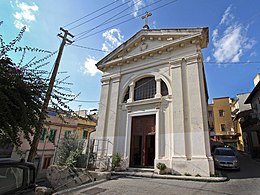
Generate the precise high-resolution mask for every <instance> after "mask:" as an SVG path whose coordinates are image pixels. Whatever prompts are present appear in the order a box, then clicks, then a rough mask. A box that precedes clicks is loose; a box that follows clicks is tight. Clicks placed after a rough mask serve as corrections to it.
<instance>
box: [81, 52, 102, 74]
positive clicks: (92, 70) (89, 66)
mask: <svg viewBox="0 0 260 195" xmlns="http://www.w3.org/2000/svg"><path fill="white" fill-rule="evenodd" d="M97 62H98V61H97V60H96V59H95V57H93V56H88V57H87V58H86V60H85V63H84V67H83V68H82V70H83V73H84V74H87V75H90V76H95V75H96V74H97V73H102V72H101V71H100V70H98V69H97V67H96V63H97Z"/></svg>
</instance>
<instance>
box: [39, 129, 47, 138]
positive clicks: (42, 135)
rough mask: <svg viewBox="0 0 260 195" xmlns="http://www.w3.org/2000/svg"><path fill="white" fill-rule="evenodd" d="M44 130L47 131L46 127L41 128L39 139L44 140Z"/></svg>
mask: <svg viewBox="0 0 260 195" xmlns="http://www.w3.org/2000/svg"><path fill="white" fill-rule="evenodd" d="M46 132H47V129H46V128H42V134H41V137H40V141H44V139H45V135H46Z"/></svg>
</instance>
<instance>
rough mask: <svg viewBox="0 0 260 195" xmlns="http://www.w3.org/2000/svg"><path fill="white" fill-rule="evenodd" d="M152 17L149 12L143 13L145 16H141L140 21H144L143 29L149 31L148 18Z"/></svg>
mask: <svg viewBox="0 0 260 195" xmlns="http://www.w3.org/2000/svg"><path fill="white" fill-rule="evenodd" d="M150 16H152V13H151V12H145V15H144V16H142V19H145V24H144V26H143V28H144V29H149V26H148V17H150Z"/></svg>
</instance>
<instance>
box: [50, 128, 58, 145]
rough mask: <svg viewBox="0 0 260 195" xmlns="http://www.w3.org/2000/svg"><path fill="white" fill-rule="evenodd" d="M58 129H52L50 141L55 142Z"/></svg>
mask: <svg viewBox="0 0 260 195" xmlns="http://www.w3.org/2000/svg"><path fill="white" fill-rule="evenodd" d="M56 132H57V129H51V130H50V135H49V141H50V142H52V143H54V141H55V136H56Z"/></svg>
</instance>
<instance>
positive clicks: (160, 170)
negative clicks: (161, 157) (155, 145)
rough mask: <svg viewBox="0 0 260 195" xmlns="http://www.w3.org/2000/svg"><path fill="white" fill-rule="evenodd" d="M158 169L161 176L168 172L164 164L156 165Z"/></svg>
mask: <svg viewBox="0 0 260 195" xmlns="http://www.w3.org/2000/svg"><path fill="white" fill-rule="evenodd" d="M156 167H157V169H158V170H159V172H158V173H159V174H160V175H162V174H165V170H166V168H167V167H166V165H165V164H164V163H160V162H159V163H157V165H156Z"/></svg>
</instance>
